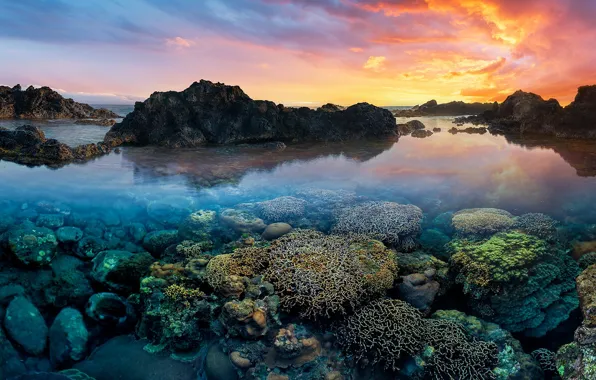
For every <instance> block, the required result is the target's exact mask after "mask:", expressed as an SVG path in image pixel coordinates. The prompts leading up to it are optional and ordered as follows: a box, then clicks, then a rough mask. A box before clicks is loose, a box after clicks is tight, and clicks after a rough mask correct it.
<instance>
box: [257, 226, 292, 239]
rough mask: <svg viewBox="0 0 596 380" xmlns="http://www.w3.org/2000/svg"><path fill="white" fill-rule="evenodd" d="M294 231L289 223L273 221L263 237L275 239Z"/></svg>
mask: <svg viewBox="0 0 596 380" xmlns="http://www.w3.org/2000/svg"><path fill="white" fill-rule="evenodd" d="M291 231H292V226H290V225H289V224H288V223H271V224H270V225H268V226H267V228H265V231H263V234H262V235H261V237H262V238H263V239H265V240H275V239H277V238H279V237H282V236H284V235H285V234H287V233H290V232H291Z"/></svg>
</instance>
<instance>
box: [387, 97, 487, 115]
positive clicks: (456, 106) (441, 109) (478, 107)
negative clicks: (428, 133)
mask: <svg viewBox="0 0 596 380" xmlns="http://www.w3.org/2000/svg"><path fill="white" fill-rule="evenodd" d="M494 106H495V104H494V103H464V102H449V103H443V104H438V103H437V101H436V100H431V101H428V102H426V103H424V104H422V105H418V106H414V107H412V108H410V109H407V110H397V111H394V112H393V114H394V115H395V116H396V117H420V116H461V115H478V114H480V113H482V112H485V111H489V110H492V109H493V107H494Z"/></svg>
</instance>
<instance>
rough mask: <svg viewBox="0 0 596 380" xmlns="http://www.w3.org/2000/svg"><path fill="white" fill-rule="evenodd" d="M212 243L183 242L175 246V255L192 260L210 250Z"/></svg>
mask: <svg viewBox="0 0 596 380" xmlns="http://www.w3.org/2000/svg"><path fill="white" fill-rule="evenodd" d="M212 248H213V243H212V242H211V241H208V240H207V241H201V242H198V243H197V242H195V241H192V240H184V241H182V242H181V243H180V244H178V245H177V246H176V253H178V254H180V255H182V256H184V257H186V258H194V257H197V256H200V255H201V254H203V253H205V252H207V251H209V250H211V249H212Z"/></svg>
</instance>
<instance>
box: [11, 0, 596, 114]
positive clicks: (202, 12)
mask: <svg viewBox="0 0 596 380" xmlns="http://www.w3.org/2000/svg"><path fill="white" fill-rule="evenodd" d="M595 19H596V0H485V1H480V0H386V1H376V0H200V1H199V0H197V1H193V0H85V1H80V0H18V1H15V0H0V52H2V59H0V84H4V85H9V86H12V85H14V84H17V83H20V84H21V85H23V86H28V85H35V86H40V85H46V86H50V87H52V88H54V89H56V90H58V91H59V92H61V93H62V94H63V95H65V96H67V97H73V98H74V99H75V100H78V101H84V102H88V103H95V104H98V103H104V104H108V103H111V104H117V103H121V104H122V103H124V104H128V103H133V102H134V101H138V100H143V99H145V98H147V97H148V96H149V95H150V94H151V93H152V92H154V91H166V90H178V91H179V90H182V89H184V88H187V87H188V86H189V85H190V84H191V83H192V82H194V81H198V80H200V79H207V80H211V81H214V82H223V83H226V84H230V85H239V86H240V87H242V89H243V90H244V91H245V92H246V93H247V94H248V95H249V96H251V97H252V98H253V99H267V100H272V101H275V102H277V103H283V104H286V105H306V106H309V105H313V106H314V105H319V104H322V103H326V102H332V103H336V104H341V105H349V104H353V103H357V102H361V101H366V102H369V103H373V104H376V105H379V106H387V105H415V104H420V103H423V102H426V101H428V100H430V99H436V100H438V101H439V102H446V101H451V100H464V101H495V100H497V101H502V100H503V99H504V98H505V97H506V96H507V95H509V94H511V93H512V92H514V91H516V90H518V89H523V90H525V91H532V92H535V93H538V94H540V95H542V96H543V97H544V98H551V97H554V98H556V99H558V100H559V101H560V102H561V103H562V104H567V103H569V102H570V101H572V100H573V98H574V96H575V94H576V92H577V87H578V86H580V85H587V84H596V42H595V41H596V23H594V20H595Z"/></svg>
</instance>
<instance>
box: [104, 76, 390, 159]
mask: <svg viewBox="0 0 596 380" xmlns="http://www.w3.org/2000/svg"><path fill="white" fill-rule="evenodd" d="M397 136H398V133H397V128H396V121H395V118H394V117H393V115H392V114H391V112H390V111H389V110H386V109H383V108H379V107H375V106H373V105H371V104H368V103H358V104H355V105H353V106H350V107H348V108H346V109H345V110H342V109H341V107H338V106H334V105H326V106H324V107H321V108H319V109H317V110H313V109H310V108H307V107H301V108H288V107H285V106H283V105H282V104H279V105H278V104H275V103H273V102H270V101H263V100H253V99H251V98H250V97H249V96H248V95H246V93H244V91H242V89H241V88H240V87H238V86H227V85H225V84H222V83H212V82H210V81H206V80H201V81H200V82H195V83H193V84H192V85H191V86H190V87H189V88H187V89H186V90H184V91H181V92H176V91H168V92H156V93H153V94H152V95H151V96H150V97H149V99H147V100H145V101H144V102H142V103H141V102H137V103H136V104H135V109H134V111H133V112H132V113H130V114H128V115H127V116H126V118H125V119H124V120H123V121H122V122H121V123H118V124H116V125H115V126H114V127H112V129H111V130H110V131H109V132H108V134H107V135H106V138H105V142H106V143H107V144H109V145H111V146H118V145H123V144H130V145H138V146H144V145H159V146H166V147H171V148H183V147H195V146H201V145H207V144H218V145H219V144H239V143H261V142H269V141H282V142H303V141H345V140H357V139H363V138H387V137H397Z"/></svg>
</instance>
